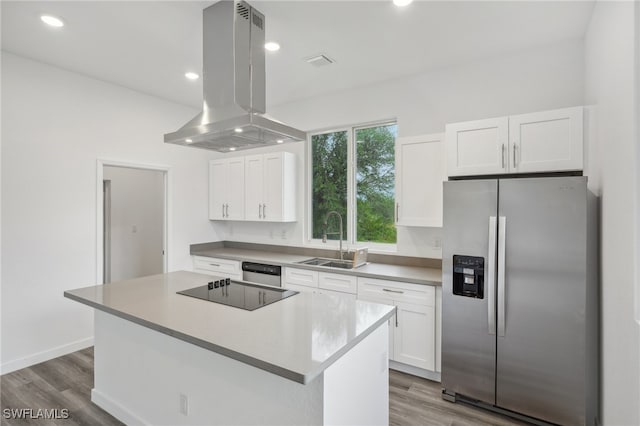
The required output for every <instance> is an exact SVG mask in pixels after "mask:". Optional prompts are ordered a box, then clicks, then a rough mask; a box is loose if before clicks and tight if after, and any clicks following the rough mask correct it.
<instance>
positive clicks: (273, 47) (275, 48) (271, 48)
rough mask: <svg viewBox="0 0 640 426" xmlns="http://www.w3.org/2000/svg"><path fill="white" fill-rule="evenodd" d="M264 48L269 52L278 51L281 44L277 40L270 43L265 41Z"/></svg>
mask: <svg viewBox="0 0 640 426" xmlns="http://www.w3.org/2000/svg"><path fill="white" fill-rule="evenodd" d="M264 48H265V49H267V50H268V51H269V52H277V51H278V50H280V45H279V44H278V43H276V42H275V41H270V42H268V43H265V45H264Z"/></svg>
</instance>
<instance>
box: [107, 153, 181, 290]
mask: <svg viewBox="0 0 640 426" xmlns="http://www.w3.org/2000/svg"><path fill="white" fill-rule="evenodd" d="M97 183H98V185H97V190H98V197H97V200H98V203H97V204H98V208H97V215H98V220H97V225H98V226H97V228H98V229H97V237H98V245H97V252H98V256H97V266H98V267H97V268H96V269H97V274H96V276H97V279H96V282H97V284H106V283H110V282H115V281H122V280H127V279H132V278H138V277H142V276H146V275H154V274H160V273H163V272H166V271H167V265H168V262H167V257H168V252H167V235H168V223H169V220H168V211H169V209H168V206H169V191H168V189H169V168H168V167H163V166H150V165H142V164H133V163H123V162H113V161H111V162H109V161H102V160H99V161H98V179H97Z"/></svg>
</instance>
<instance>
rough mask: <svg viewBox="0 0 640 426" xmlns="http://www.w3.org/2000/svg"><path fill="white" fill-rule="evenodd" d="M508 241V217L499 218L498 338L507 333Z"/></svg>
mask: <svg viewBox="0 0 640 426" xmlns="http://www.w3.org/2000/svg"><path fill="white" fill-rule="evenodd" d="M506 240H507V217H506V216H500V217H499V218H498V337H504V332H505V323H506V318H505V299H504V298H505V264H504V263H505V257H506Z"/></svg>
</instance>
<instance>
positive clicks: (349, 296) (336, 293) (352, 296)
mask: <svg viewBox="0 0 640 426" xmlns="http://www.w3.org/2000/svg"><path fill="white" fill-rule="evenodd" d="M316 291H317V292H318V294H332V295H334V296H340V297H345V298H347V299H351V300H356V295H355V294H352V293H344V292H342V291H333V290H326V289H324V288H319V289H318V290H316Z"/></svg>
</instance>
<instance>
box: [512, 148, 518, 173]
mask: <svg viewBox="0 0 640 426" xmlns="http://www.w3.org/2000/svg"><path fill="white" fill-rule="evenodd" d="M516 149H518V147H517V145H516V144H515V143H514V144H513V168H514V169H515V168H516Z"/></svg>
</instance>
